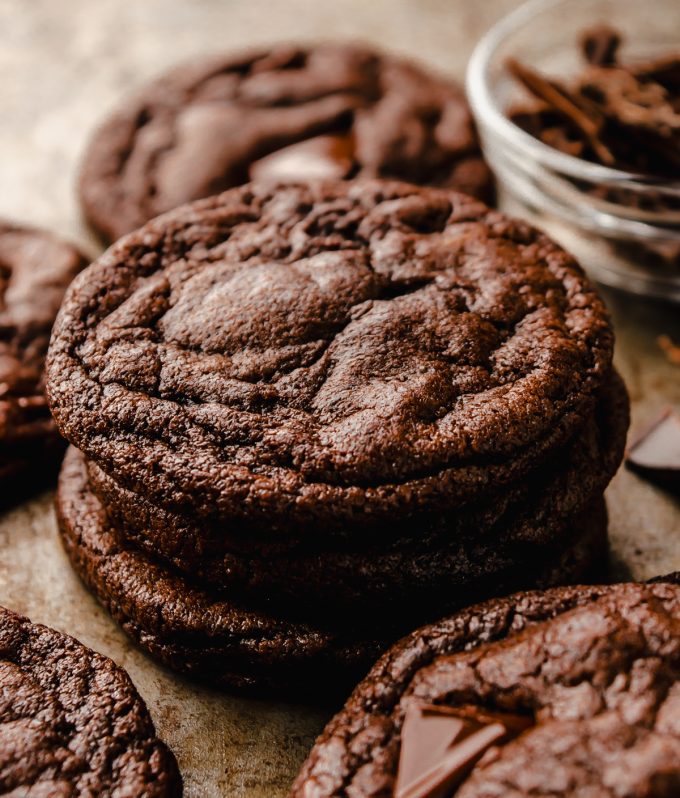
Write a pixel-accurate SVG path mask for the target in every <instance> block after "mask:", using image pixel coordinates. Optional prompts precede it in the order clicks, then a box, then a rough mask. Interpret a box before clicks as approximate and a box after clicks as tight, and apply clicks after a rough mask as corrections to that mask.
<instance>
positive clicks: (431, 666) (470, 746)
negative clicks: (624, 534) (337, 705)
mask: <svg viewBox="0 0 680 798" xmlns="http://www.w3.org/2000/svg"><path fill="white" fill-rule="evenodd" d="M679 612H680V587H678V585H676V584H671V583H658V584H653V585H651V584H650V585H641V584H619V585H611V586H601V587H588V588H586V587H573V588H557V589H554V590H550V591H545V592H539V591H536V592H532V593H520V594H516V595H514V596H510V597H508V598H504V599H497V600H492V601H489V602H486V603H484V604H481V605H478V606H476V607H472V608H470V609H468V610H465V611H463V612H461V613H459V614H457V615H454V616H452V617H451V618H448V619H446V620H443V621H441V622H439V623H437V624H434V625H432V626H429V627H424V628H422V629H420V630H418V631H416V632H414V633H413V634H412V635H410V636H409V637H407V638H405V639H404V640H403V641H401V642H400V643H398V644H397V645H396V646H395V647H394V648H393V649H392V650H391V651H389V652H388V653H387V654H385V655H384V657H383V658H382V659H381V660H380V661H379V662H378V664H377V665H376V666H375V667H374V668H373V670H372V671H371V672H370V673H369V675H368V676H367V678H366V679H365V680H364V681H363V682H362V683H361V684H360V685H359V686H358V687H357V688H356V690H355V691H354V693H353V695H352V696H351V698H350V699H349V701H348V702H347V704H346V705H345V708H344V709H343V710H342V711H341V712H340V713H339V714H338V715H337V716H336V717H335V718H334V719H333V720H332V721H331V722H330V723H329V725H328V726H327V728H326V730H325V731H324V732H323V733H322V735H321V736H320V738H319V739H318V741H317V743H316V745H315V747H314V748H313V750H312V752H311V754H310V756H309V758H308V760H307V762H306V763H305V765H304V766H303V768H302V771H301V773H300V775H299V777H298V779H297V780H296V782H295V785H294V786H293V789H292V792H291V796H295V797H296V798H297V797H298V796H300V798H302V796H304V798H312V796H313V798H330V796H340V795H351V796H352V797H353V798H362V797H364V796H366V797H367V796H376V795H394V796H398V798H432V796H442V795H446V796H452V797H453V796H455V798H473V797H474V798H488V797H490V796H500V795H504V796H505V795H513V796H517V797H518V798H520V796H562V795H564V796H574V795H597V796H602V797H603V798H604V797H605V796H611V798H614V796H621V795H627V796H640V797H641V796H649V797H650V798H651V796H654V798H665V797H666V796H668V798H670V796H673V795H676V794H677V793H678V790H680V733H679V729H678V721H677V717H678V702H679V701H680V634H678V614H679ZM425 739H427V740H428V741H429V745H427V746H423V741H424V740H425Z"/></svg>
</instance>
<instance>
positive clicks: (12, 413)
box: [0, 222, 86, 507]
mask: <svg viewBox="0 0 680 798" xmlns="http://www.w3.org/2000/svg"><path fill="white" fill-rule="evenodd" d="M85 265H86V261H85V258H84V257H83V256H82V255H81V254H80V252H78V250H77V249H76V248H75V247H74V246H72V245H71V244H68V243H66V242H65V241H61V240H60V239H58V238H56V237H55V236H53V235H51V234H50V233H47V232H45V231H42V230H37V229H34V228H27V227H20V226H18V225H15V224H11V223H9V222H0V507H4V506H6V505H7V504H9V502H10V501H13V500H15V499H16V498H18V497H19V496H22V495H24V494H26V493H29V492H31V491H32V490H35V489H36V488H39V487H42V486H43V485H44V484H46V482H47V480H48V479H50V478H53V477H54V475H55V472H56V467H57V465H58V462H59V460H60V458H61V453H62V451H63V441H62V439H61V437H60V435H59V433H58V432H57V430H56V427H55V425H54V422H53V421H52V418H51V416H50V412H49V409H48V407H47V400H46V399H45V394H44V388H45V385H44V383H45V377H44V365H45V356H46V354H47V347H48V344H49V339H50V332H51V330H52V324H53V323H54V319H55V317H56V315H57V311H58V310H59V305H60V304H61V300H62V298H63V295H64V291H65V290H66V288H67V286H68V285H69V283H70V282H71V280H72V279H73V278H74V277H75V276H76V274H77V273H78V272H79V271H81V270H82V269H83V267H84V266H85Z"/></svg>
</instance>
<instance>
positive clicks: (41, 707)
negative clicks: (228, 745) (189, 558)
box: [0, 608, 182, 798]
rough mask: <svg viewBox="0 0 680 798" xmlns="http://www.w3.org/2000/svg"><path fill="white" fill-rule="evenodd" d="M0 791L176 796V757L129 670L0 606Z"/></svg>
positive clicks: (83, 797) (84, 796) (78, 797)
mask: <svg viewBox="0 0 680 798" xmlns="http://www.w3.org/2000/svg"><path fill="white" fill-rule="evenodd" d="M0 683H1V684H2V692H1V697H0V760H1V761H2V768H0V792H2V794H3V795H12V796H19V795H22V796H24V795H25V796H29V795H30V796H33V795H35V796H45V798H47V796H50V797H51V796H55V797H56V796H73V798H89V796H95V795H97V796H103V795H110V796H115V795H120V796H123V795H125V796H128V797H129V798H179V796H181V794H182V781H181V778H180V775H179V772H178V770H177V763H176V762H175V758H174V756H173V755H172V753H171V752H170V751H169V750H168V748H167V747H166V746H165V745H164V744H163V743H162V742H161V741H160V740H159V739H158V738H157V737H156V733H155V730H154V726H153V723H152V721H151V718H150V716H149V713H148V711H147V708H146V706H145V704H144V702H143V701H142V699H141V698H140V697H139V695H138V694H137V691H136V690H135V687H134V685H133V684H132V682H131V681H130V678H129V676H128V675H127V674H126V673H125V671H123V670H122V669H121V668H119V667H117V666H116V665H115V664H114V663H113V662H112V661H111V660H110V659H108V658H107V657H104V656H102V655H101V654H97V653H95V652H94V651H91V650H90V649H88V648H86V647H85V646H83V645H81V644H80V643H79V642H78V641H77V640H74V639H73V638H72V637H68V636H67V635H64V634H61V633H60V632H56V631H54V630H53V629H48V628H47V627H45V626H40V625H38V624H32V623H31V622H30V621H29V620H28V619H27V618H23V617H21V616H19V615H16V614H15V613H13V612H10V611H9V610H6V609H4V608H0Z"/></svg>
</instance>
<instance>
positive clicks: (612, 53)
mask: <svg viewBox="0 0 680 798" xmlns="http://www.w3.org/2000/svg"><path fill="white" fill-rule="evenodd" d="M621 41H622V39H621V35H620V34H619V33H618V31H616V30H614V29H613V28H610V27H608V26H605V25H600V26H598V27H596V28H593V29H591V30H587V31H585V32H584V33H583V35H582V36H581V51H582V53H583V56H584V59H585V62H586V65H585V67H584V69H583V71H582V73H581V74H580V75H578V76H577V77H576V78H575V79H574V80H573V81H571V82H569V83H568V84H567V83H566V82H563V81H557V80H554V79H550V78H548V77H546V76H544V75H541V74H539V73H538V72H536V71H534V70H532V69H530V68H529V67H527V66H526V65H524V64H520V63H518V62H517V61H516V60H510V61H509V62H508V64H507V67H508V70H509V71H510V73H511V74H512V75H513V76H514V77H515V78H516V79H517V80H518V81H519V82H520V83H521V84H522V85H523V86H524V87H525V88H526V89H527V91H528V92H529V93H530V94H531V95H532V96H533V97H534V98H535V102H533V103H531V104H529V103H527V104H524V105H521V106H516V107H515V108H512V109H511V110H510V113H509V116H510V118H511V119H512V120H513V121H514V122H515V124H516V125H518V126H519V127H520V128H522V129H523V130H524V131H526V132H527V133H529V134H530V135H531V136H533V137H535V138H537V139H539V140H540V141H542V142H543V143H544V144H546V145H548V146H549V147H552V148H553V149H555V150H559V151H560V152H563V153H566V154H567V155H571V156H574V157H576V158H581V159H584V160H587V161H592V162H594V163H599V164H602V165H604V166H608V167H614V168H616V169H619V170H622V171H625V172H632V173H636V174H640V175H646V176H650V177H656V178H661V179H663V180H680V54H673V53H671V54H667V55H664V56H662V57H660V58H658V59H655V60H652V61H647V62H644V63H640V62H638V63H631V64H627V63H624V62H623V61H622V60H621V59H620V56H619V50H620V45H621ZM588 190H589V191H590V193H591V194H593V196H596V197H598V198H600V199H602V200H604V201H607V202H612V203H616V204H619V205H624V206H628V207H631V208H640V209H641V210H647V211H650V212H657V213H663V212H665V211H670V210H672V211H678V210H680V201H679V200H678V199H677V198H675V197H674V196H671V195H670V194H669V193H667V192H653V191H652V190H651V189H650V190H648V191H646V192H645V194H644V196H641V195H640V193H639V192H634V191H630V190H629V189H627V188H623V187H612V186H606V187H605V186H602V187H594V188H593V187H589V189H588ZM643 205H644V207H643ZM612 246H614V247H615V248H617V249H620V250H621V252H622V254H623V256H624V257H626V258H630V257H634V258H636V259H637V260H638V262H640V263H641V264H643V265H647V266H648V267H649V268H651V269H653V270H654V271H664V270H667V271H669V272H670V273H675V272H677V271H678V269H680V247H675V246H673V245H672V244H669V243H667V242H661V243H660V244H657V243H655V242H649V243H648V242H643V243H641V242H634V241H626V242H620V243H619V242H612Z"/></svg>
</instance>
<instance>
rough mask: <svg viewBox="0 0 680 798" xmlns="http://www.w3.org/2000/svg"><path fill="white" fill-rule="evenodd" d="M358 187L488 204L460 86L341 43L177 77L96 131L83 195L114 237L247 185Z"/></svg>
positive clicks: (238, 60) (197, 68)
mask: <svg viewBox="0 0 680 798" xmlns="http://www.w3.org/2000/svg"><path fill="white" fill-rule="evenodd" d="M353 177H392V178H397V179H400V180H408V181H411V182H414V183H420V184H428V185H438V186H446V187H450V188H457V189H460V190H461V191H466V192H468V193H471V194H475V195H476V196H478V197H480V198H482V199H485V200H489V199H491V198H492V196H493V184H492V178H491V173H490V171H489V169H488V167H487V166H486V164H485V163H484V161H483V160H482V158H481V155H480V152H479V145H478V141H477V136H476V133H475V130H474V125H473V122H472V117H471V115H470V111H469V109H468V105H467V101H466V100H465V95H464V94H463V91H462V89H461V88H459V86H458V85H456V84H455V83H454V82H452V81H450V80H446V79H444V78H440V77H438V76H436V75H434V74H430V73H429V72H427V71H426V70H424V69H423V68H421V67H419V66H417V65H415V64H412V63H409V62H407V61H404V60H401V59H399V58H396V57H392V56H389V55H383V54H380V53H378V52H376V51H373V50H369V49H365V48H362V47H359V46H355V45H350V44H341V43H338V44H336V43H328V44H318V45H315V46H313V47H309V48H304V47H295V46H287V45H280V46H275V47H272V48H271V49H270V50H262V51H259V52H252V53H245V54H241V55H226V56H221V57H212V58H208V59H204V60H201V61H194V62H190V63H187V64H185V65H183V66H180V67H178V68H176V69H174V70H173V71H171V72H169V73H168V74H167V75H165V76H164V77H161V78H160V79H158V80H156V81H155V82H153V83H151V84H150V85H149V86H147V87H146V88H145V89H143V90H142V91H140V92H139V93H138V94H137V95H136V96H135V97H132V98H130V100H129V101H128V102H126V103H124V104H122V105H121V107H120V109H119V110H118V111H116V112H115V113H114V114H113V115H112V116H111V117H110V118H109V119H108V120H107V121H106V122H105V123H104V124H103V125H102V126H101V127H100V128H99V129H98V130H97V132H96V133H95V134H94V137H93V138H92V140H91V142H90V144H89V147H88V150H87V154H86V156H85V161H84V164H83V168H82V174H81V179H80V195H81V200H82V205H83V209H84V211H85V215H86V217H87V219H88V220H89V222H90V223H91V225H92V227H93V228H94V229H95V230H96V231H97V232H98V233H99V235H100V236H101V237H102V238H103V239H105V240H107V241H113V240H115V239H117V238H119V237H120V236H121V235H123V234H124V233H129V232H130V231H131V230H134V229H135V228H136V227H140V226H141V225H142V224H144V222H146V221H148V220H149V219H151V218H152V217H154V216H157V215H158V214H159V213H162V212H164V211H167V210H170V209H171V208H174V207H176V206H177V205H181V204H182V203H184V202H188V201H189V200H195V199H199V198H201V197H206V196H208V195H210V194H216V193H218V192H220V191H223V190H224V189H227V188H231V187H232V186H237V185H239V184H241V183H246V182H247V181H248V180H250V179H270V180H298V179H306V178H353Z"/></svg>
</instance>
